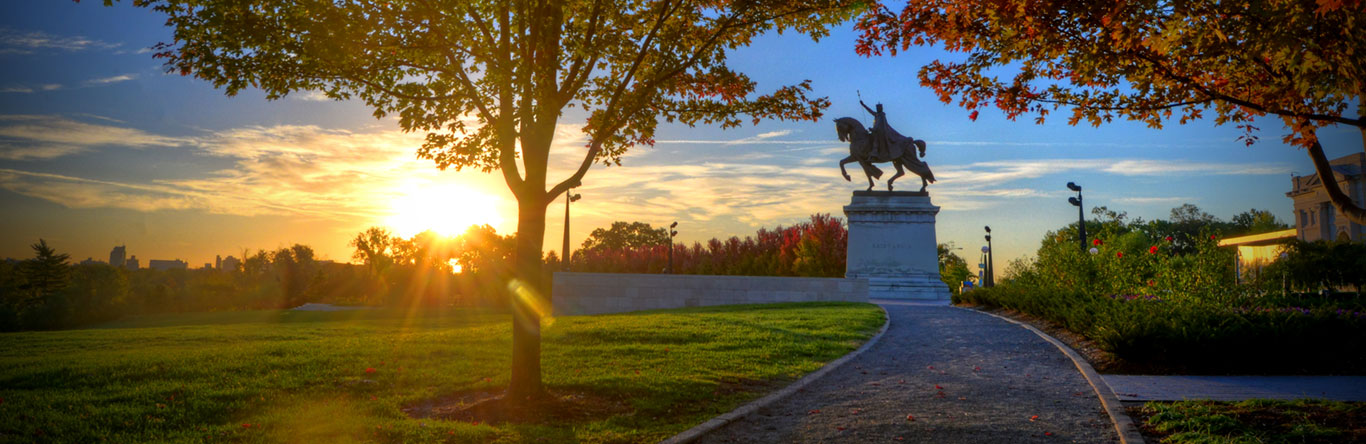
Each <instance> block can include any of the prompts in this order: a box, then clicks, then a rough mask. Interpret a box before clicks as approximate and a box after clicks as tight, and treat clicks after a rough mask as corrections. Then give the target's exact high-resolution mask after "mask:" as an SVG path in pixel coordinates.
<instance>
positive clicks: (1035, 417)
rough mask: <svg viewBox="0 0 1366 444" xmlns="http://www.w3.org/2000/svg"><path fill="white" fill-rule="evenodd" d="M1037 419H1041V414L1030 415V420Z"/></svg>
mask: <svg viewBox="0 0 1366 444" xmlns="http://www.w3.org/2000/svg"><path fill="white" fill-rule="evenodd" d="M1036 419H1039V415H1034V416H1030V417H1029V422H1034V420H1036Z"/></svg>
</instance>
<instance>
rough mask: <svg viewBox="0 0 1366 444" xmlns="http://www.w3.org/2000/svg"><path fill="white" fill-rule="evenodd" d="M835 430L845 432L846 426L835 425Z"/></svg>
mask: <svg viewBox="0 0 1366 444" xmlns="http://www.w3.org/2000/svg"><path fill="white" fill-rule="evenodd" d="M835 430H839V431H841V432H843V431H844V427H835Z"/></svg>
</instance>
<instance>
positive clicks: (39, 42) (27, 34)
mask: <svg viewBox="0 0 1366 444" xmlns="http://www.w3.org/2000/svg"><path fill="white" fill-rule="evenodd" d="M120 45H122V44H121V43H109V42H104V41H100V40H96V39H91V38H87V37H83V36H63V35H54V34H48V33H46V32H42V31H19V30H15V29H11V28H0V55H4V54H33V53H36V52H38V51H43V50H55V51H84V50H87V49H112V48H117V47H119V46H120Z"/></svg>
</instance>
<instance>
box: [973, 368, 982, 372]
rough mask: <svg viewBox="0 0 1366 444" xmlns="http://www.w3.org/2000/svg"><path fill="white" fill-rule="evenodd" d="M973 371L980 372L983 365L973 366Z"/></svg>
mask: <svg viewBox="0 0 1366 444" xmlns="http://www.w3.org/2000/svg"><path fill="white" fill-rule="evenodd" d="M972 371H974V372H980V371H982V368H981V367H973V368H972Z"/></svg>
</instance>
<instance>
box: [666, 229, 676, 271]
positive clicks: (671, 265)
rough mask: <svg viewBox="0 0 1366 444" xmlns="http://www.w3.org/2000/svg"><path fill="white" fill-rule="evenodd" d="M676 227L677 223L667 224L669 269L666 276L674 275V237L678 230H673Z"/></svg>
mask: <svg viewBox="0 0 1366 444" xmlns="http://www.w3.org/2000/svg"><path fill="white" fill-rule="evenodd" d="M677 227H678V221H674V223H672V224H669V269H668V270H667V273H668V274H674V236H677V235H678V230H675V229H674V228H677Z"/></svg>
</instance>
